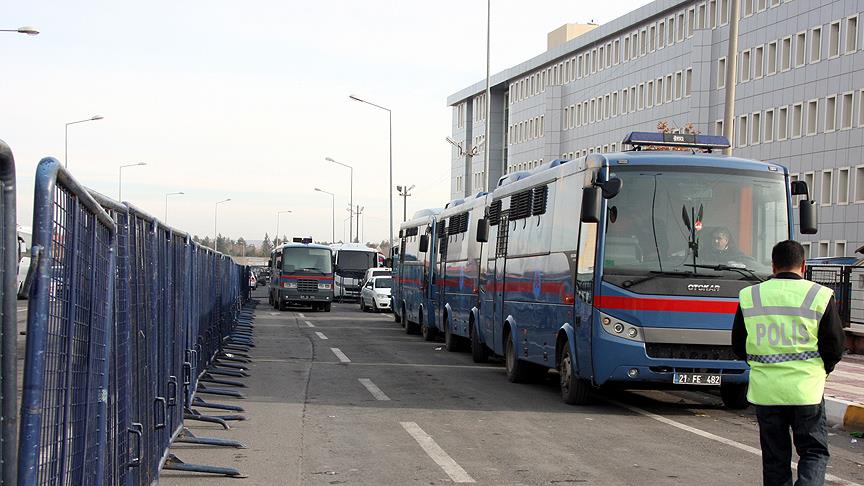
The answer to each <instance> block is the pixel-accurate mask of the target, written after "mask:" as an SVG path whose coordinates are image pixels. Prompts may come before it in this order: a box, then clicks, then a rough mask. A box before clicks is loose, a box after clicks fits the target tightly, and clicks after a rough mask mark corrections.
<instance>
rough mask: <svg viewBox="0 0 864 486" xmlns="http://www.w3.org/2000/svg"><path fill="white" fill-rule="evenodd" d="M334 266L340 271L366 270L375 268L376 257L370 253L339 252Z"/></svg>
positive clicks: (373, 253)
mask: <svg viewBox="0 0 864 486" xmlns="http://www.w3.org/2000/svg"><path fill="white" fill-rule="evenodd" d="M337 258H338V260H337V261H336V266H337V267H339V269H340V270H366V269H367V268H372V267H374V266H376V264H377V262H378V255H377V254H376V253H375V252H371V251H351V250H340V251H339V255H338V257H337Z"/></svg>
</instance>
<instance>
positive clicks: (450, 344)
mask: <svg viewBox="0 0 864 486" xmlns="http://www.w3.org/2000/svg"><path fill="white" fill-rule="evenodd" d="M444 349H446V350H447V351H450V352H451V353H452V352H454V351H458V350H459V343H457V342H456V336H454V335H453V332H452V331H451V330H450V319H449V318H445V319H444Z"/></svg>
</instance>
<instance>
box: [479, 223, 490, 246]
mask: <svg viewBox="0 0 864 486" xmlns="http://www.w3.org/2000/svg"><path fill="white" fill-rule="evenodd" d="M487 241H489V220H488V219H479V220H477V243H486V242H487Z"/></svg>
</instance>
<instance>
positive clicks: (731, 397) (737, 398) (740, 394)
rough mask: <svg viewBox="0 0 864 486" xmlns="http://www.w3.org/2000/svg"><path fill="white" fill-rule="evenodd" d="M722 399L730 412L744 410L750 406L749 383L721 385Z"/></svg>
mask: <svg viewBox="0 0 864 486" xmlns="http://www.w3.org/2000/svg"><path fill="white" fill-rule="evenodd" d="M720 398H722V399H723V405H725V406H726V408H728V409H729V410H744V409H745V408H747V407H749V406H750V402H748V401H747V383H721V384H720Z"/></svg>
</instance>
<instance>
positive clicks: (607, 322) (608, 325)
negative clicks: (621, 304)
mask: <svg viewBox="0 0 864 486" xmlns="http://www.w3.org/2000/svg"><path fill="white" fill-rule="evenodd" d="M600 323H601V324H602V327H603V330H604V331H606V332H607V333H609V334H611V335H613V336H615V337H619V338H622V339H626V340H628V341H638V342H644V341H645V340H644V339H643V338H642V329H641V328H640V327H639V326H636V325H633V324H630V323H629V322H625V321H622V320H621V319H617V318H615V317H612V316H609V315H606V314H602V313H601V314H600Z"/></svg>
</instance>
